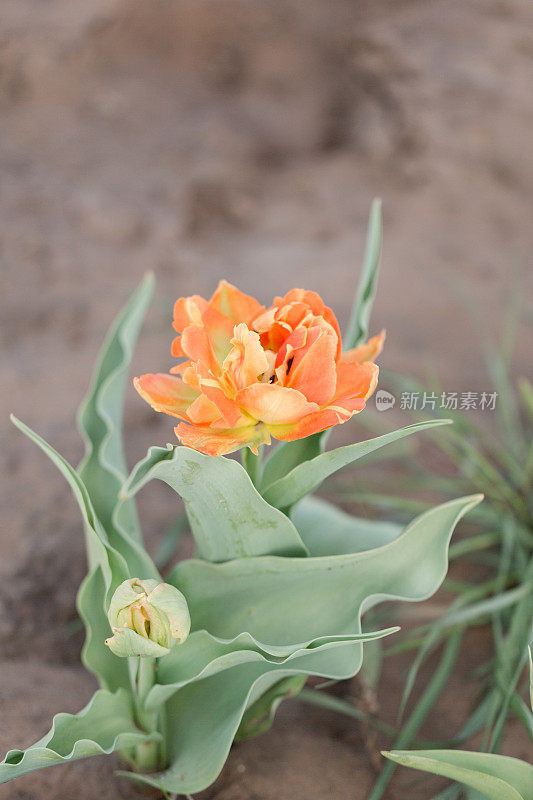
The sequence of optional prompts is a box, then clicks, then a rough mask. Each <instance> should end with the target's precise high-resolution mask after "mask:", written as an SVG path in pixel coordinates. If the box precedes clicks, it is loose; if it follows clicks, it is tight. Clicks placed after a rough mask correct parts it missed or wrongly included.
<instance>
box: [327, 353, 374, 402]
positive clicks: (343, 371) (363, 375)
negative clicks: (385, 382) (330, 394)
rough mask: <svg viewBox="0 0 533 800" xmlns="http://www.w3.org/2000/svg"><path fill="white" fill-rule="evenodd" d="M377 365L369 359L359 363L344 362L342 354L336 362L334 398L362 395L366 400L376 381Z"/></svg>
mask: <svg viewBox="0 0 533 800" xmlns="http://www.w3.org/2000/svg"><path fill="white" fill-rule="evenodd" d="M378 374H379V367H378V366H377V364H373V363H372V362H371V361H366V362H365V363H364V364H359V363H358V362H356V361H354V362H352V363H346V362H345V361H344V356H343V357H342V359H341V361H339V363H338V364H337V388H336V390H335V398H336V399H337V398H339V397H362V398H364V399H365V400H367V399H368V398H369V397H370V395H371V394H372V392H373V391H374V389H375V388H376V385H377V382H378Z"/></svg>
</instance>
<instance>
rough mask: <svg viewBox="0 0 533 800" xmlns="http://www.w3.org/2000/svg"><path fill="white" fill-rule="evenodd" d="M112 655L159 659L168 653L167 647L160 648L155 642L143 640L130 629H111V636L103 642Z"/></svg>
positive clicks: (142, 637)
mask: <svg viewBox="0 0 533 800" xmlns="http://www.w3.org/2000/svg"><path fill="white" fill-rule="evenodd" d="M105 643H106V645H107V646H108V647H109V649H110V650H111V652H112V653H114V654H115V655H116V656H121V657H122V658H128V657H129V658H131V657H133V656H151V657H152V658H161V656H166V655H168V654H169V653H170V650H169V649H168V647H162V646H161V645H160V644H157V642H152V641H151V640H150V639H145V638H144V636H139V634H138V633H135V631H132V630H131V629H130V628H113V636H110V637H109V639H106V640H105Z"/></svg>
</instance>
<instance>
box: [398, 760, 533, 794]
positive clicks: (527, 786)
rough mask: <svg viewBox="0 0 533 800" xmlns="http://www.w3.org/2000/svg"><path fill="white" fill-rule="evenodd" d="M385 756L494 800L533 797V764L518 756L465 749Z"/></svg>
mask: <svg viewBox="0 0 533 800" xmlns="http://www.w3.org/2000/svg"><path fill="white" fill-rule="evenodd" d="M383 755H384V756H386V757H387V758H389V759H391V760H392V761H396V763H397V764H402V765H403V766H405V767H412V768H413V769H420V770H422V771H423V772H431V773H433V774H434V775H442V776H443V777H445V778H452V779H453V780H457V781H460V782H461V783H464V784H466V785H467V786H471V787H472V788H473V789H476V790H478V791H480V792H481V793H482V794H483V795H484V796H486V797H489V798H491V800H533V767H532V766H531V765H530V764H526V762H525V761H520V760H519V759H517V758H510V757H509V756H500V755H494V754H493V753H470V752H468V751H466V750H421V751H415V752H408V751H399V752H391V753H383Z"/></svg>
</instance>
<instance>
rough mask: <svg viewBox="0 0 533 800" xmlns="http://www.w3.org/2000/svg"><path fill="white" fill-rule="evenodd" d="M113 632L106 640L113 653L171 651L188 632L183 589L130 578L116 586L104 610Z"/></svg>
mask: <svg viewBox="0 0 533 800" xmlns="http://www.w3.org/2000/svg"><path fill="white" fill-rule="evenodd" d="M107 617H108V619H109V624H110V625H111V628H112V630H113V636H112V637H111V638H109V639H106V642H105V643H106V644H107V646H108V647H109V649H110V650H111V651H112V652H113V653H114V654H115V655H116V656H124V657H126V656H152V657H154V658H158V657H160V656H165V655H167V654H168V653H169V652H170V649H171V648H172V647H174V645H176V644H179V643H180V642H183V641H185V639H186V638H187V636H188V635H189V630H190V627H191V618H190V615H189V608H188V606H187V601H186V599H185V597H184V596H183V595H182V593H181V592H180V591H179V590H178V589H176V588H175V587H174V586H170V585H169V584H168V583H160V582H159V581H156V580H140V579H139V578H130V579H128V580H126V581H124V583H121V584H120V586H119V587H118V588H117V589H116V591H115V593H114V595H113V597H112V599H111V604H110V606H109V611H108V614H107Z"/></svg>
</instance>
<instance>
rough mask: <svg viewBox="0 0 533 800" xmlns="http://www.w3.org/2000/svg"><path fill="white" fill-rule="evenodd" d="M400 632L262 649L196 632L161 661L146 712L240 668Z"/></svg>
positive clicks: (250, 641) (245, 638)
mask: <svg viewBox="0 0 533 800" xmlns="http://www.w3.org/2000/svg"><path fill="white" fill-rule="evenodd" d="M397 630H399V628H387V629H385V630H382V631H371V632H368V633H359V634H347V635H345V636H322V637H319V638H316V639H312V640H310V641H307V642H301V643H296V644H294V645H284V646H268V645H263V644H261V643H260V642H258V641H257V640H256V639H254V637H253V636H251V635H250V634H249V633H241V634H239V636H236V637H235V638H234V639H220V638H217V637H216V636H212V635H211V634H209V633H208V632H207V631H196V632H195V633H193V634H191V636H189V638H188V639H187V640H186V641H185V642H184V643H183V644H181V645H177V646H176V647H174V649H173V650H172V651H171V652H170V654H169V655H168V656H165V658H162V659H161V660H160V661H159V665H158V678H157V680H158V682H157V684H156V685H155V686H153V687H152V689H151V690H150V693H149V695H148V697H147V701H146V703H147V709H148V710H149V711H155V710H156V709H158V708H159V707H160V706H161V705H162V704H163V703H164V702H166V701H167V700H168V699H169V698H170V697H172V695H173V694H174V693H175V692H176V691H178V690H179V689H181V688H183V687H184V686H187V685H188V684H189V683H192V682H194V681H198V680H204V679H205V678H208V677H210V676H211V675H215V674H216V673H218V672H223V671H225V670H230V669H232V668H234V667H236V666H238V665H240V664H244V663H251V662H264V663H266V664H273V665H280V664H289V662H291V661H293V660H294V659H295V658H299V657H300V656H302V655H304V654H305V652H306V651H313V653H314V654H317V655H319V654H320V653H321V652H323V651H325V650H328V649H331V648H332V647H333V648H335V647H337V646H338V645H339V644H340V645H343V644H345V643H346V644H349V643H350V642H353V643H362V642H371V641H374V640H376V639H381V638H382V637H383V636H389V635H390V634H392V633H395V632H396V631H397Z"/></svg>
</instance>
